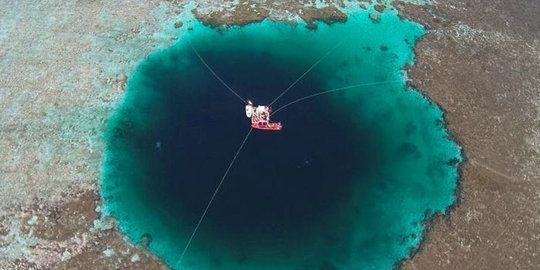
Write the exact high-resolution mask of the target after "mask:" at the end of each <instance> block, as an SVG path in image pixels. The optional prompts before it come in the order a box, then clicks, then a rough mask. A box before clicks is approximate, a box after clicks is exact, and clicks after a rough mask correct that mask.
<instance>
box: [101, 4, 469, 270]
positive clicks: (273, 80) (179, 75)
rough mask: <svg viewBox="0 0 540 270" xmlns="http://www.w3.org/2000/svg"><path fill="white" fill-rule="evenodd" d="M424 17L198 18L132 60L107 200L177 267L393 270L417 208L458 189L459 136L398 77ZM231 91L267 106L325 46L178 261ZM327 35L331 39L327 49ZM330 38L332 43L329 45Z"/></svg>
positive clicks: (229, 138)
mask: <svg viewBox="0 0 540 270" xmlns="http://www.w3.org/2000/svg"><path fill="white" fill-rule="evenodd" d="M421 35H423V30H422V28H421V27H420V26H419V25H417V24H414V23H411V22H408V21H403V20H401V19H400V18H399V17H398V16H397V14H396V13H394V12H386V13H384V14H383V15H382V16H381V20H380V22H379V23H373V22H372V21H371V20H370V19H369V17H368V11H363V12H355V13H354V14H350V16H349V20H348V21H347V22H346V23H341V24H334V25H331V26H328V25H324V24H320V25H319V27H318V30H317V31H309V30H307V29H305V28H304V27H302V26H291V25H286V24H282V23H273V22H267V21H266V22H263V23H259V24H252V25H248V26H245V27H233V28H230V29H227V30H224V31H217V30H214V29H210V28H206V27H204V26H202V25H196V26H195V27H194V30H193V31H192V32H190V33H188V34H187V35H186V36H185V38H182V39H181V40H180V41H179V42H178V44H176V45H174V46H173V47H171V48H169V49H166V50H163V51H158V52H155V53H154V54H152V55H151V56H149V57H148V59H146V60H145V61H143V62H142V63H141V64H140V66H139V67H138V69H137V71H136V72H135V74H133V76H132V77H131V78H130V80H129V81H128V85H127V89H128V91H127V94H126V98H125V100H124V102H123V104H122V106H121V107H120V108H119V109H118V110H117V111H116V112H115V114H114V115H113V117H112V118H111V121H110V125H109V129H108V131H107V134H106V138H107V149H106V158H105V161H104V176H103V189H102V190H103V191H102V195H103V197H104V199H105V204H106V209H107V211H108V212H109V213H110V214H112V215H114V216H115V217H116V218H117V219H118V220H119V221H120V225H121V229H122V230H123V231H124V232H125V233H126V234H127V235H128V236H129V237H130V238H131V239H132V240H133V241H134V242H138V241H139V240H140V239H141V238H142V237H143V236H150V237H151V239H152V241H151V244H150V246H149V248H150V249H151V250H152V251H153V252H154V253H156V254H157V255H158V256H160V257H162V258H163V259H164V260H165V262H167V263H168V264H169V265H170V266H171V267H173V268H175V269H194V270H205V269H238V270H242V269H250V270H251V269H257V270H258V269H260V270H265V269H318V270H322V269H325V270H328V269H344V270H348V269H351V270H353V269H390V268H392V266H394V265H395V264H396V263H397V262H399V261H400V260H402V259H404V258H406V257H407V256H408V254H409V252H410V251H411V250H413V249H414V248H416V247H417V246H418V245H419V243H420V241H421V239H422V231H423V229H424V221H426V218H427V217H429V216H431V215H432V214H433V213H436V212H444V211H445V210H446V209H447V208H448V207H449V206H450V205H452V203H453V202H454V201H455V199H456V198H455V191H456V186H457V178H458V170H457V165H458V163H459V161H461V156H460V148H459V146H458V145H457V144H456V143H454V142H453V141H451V140H450V139H449V136H448V134H447V131H446V130H445V128H444V124H443V115H442V111H441V110H440V109H439V108H437V107H436V106H435V105H433V104H432V103H430V101H429V100H428V99H426V98H425V97H423V96H422V95H421V94H420V93H419V92H417V91H415V90H413V89H407V88H406V87H405V80H404V78H403V73H402V71H401V69H402V68H403V67H404V65H406V64H408V63H412V61H413V50H412V49H413V45H414V43H415V41H416V40H417V39H418V38H419V37H420V36H421ZM187 39H190V40H191V41H192V42H193V45H194V46H195V47H196V48H197V49H198V50H199V51H200V52H201V55H202V56H203V57H205V59H207V61H208V63H209V64H210V65H211V66H212V67H213V68H214V69H215V70H216V72H217V73H219V74H220V75H221V76H222V77H223V78H224V80H226V81H227V82H228V83H229V84H230V85H231V87H233V88H234V89H235V90H237V91H238V93H239V94H240V95H242V96H243V97H250V98H252V99H254V101H255V102H260V103H268V102H270V101H271V100H272V99H273V98H274V97H275V96H277V95H278V94H279V93H280V92H281V91H282V90H283V89H285V88H286V87H287V86H288V85H290V83H292V82H293V81H294V80H295V79H296V78H297V77H298V76H300V74H302V73H303V72H304V71H306V70H307V68H308V67H309V66H311V65H312V64H313V63H314V62H315V61H317V59H320V57H321V56H322V55H324V54H326V53H327V52H329V51H331V53H330V54H329V55H328V57H326V58H324V59H323V60H322V61H321V62H320V64H319V65H317V66H316V67H315V68H314V69H313V70H312V71H311V72H310V73H309V74H308V75H307V76H306V77H305V78H304V79H303V80H302V81H301V82H300V83H298V85H296V86H295V87H294V88H293V89H292V90H291V91H290V92H289V93H287V94H286V95H284V96H283V98H282V99H280V100H279V101H278V102H276V104H275V105H274V107H275V108H278V107H279V106H282V105H284V104H286V103H287V102H290V101H293V100H295V99H297V98H301V97H303V96H306V95H309V94H312V93H316V92H317V91H321V90H327V89H333V88H338V87H346V86H350V85H355V84H363V83H378V82H390V83H383V84H378V85H369V86H364V87H358V88H354V89H350V90H346V91H341V92H334V93H332V94H328V95H323V96H319V97H316V98H313V99H309V100H306V101H304V102H300V103H297V104H294V105H291V106H290V107H287V108H286V109H284V110H282V111H279V112H278V113H277V114H276V115H274V118H275V119H276V120H281V121H283V123H284V130H283V131H282V132H280V133H273V134H270V133H264V132H256V133H254V134H253V136H252V137H251V138H250V140H249V141H248V143H247V144H246V149H244V151H243V152H242V153H241V155H240V158H239V160H238V162H237V164H235V166H234V168H233V170H232V171H231V174H230V175H229V177H228V179H227V182H226V184H225V186H224V188H223V190H222V191H221V192H220V194H219V196H218V197H216V202H215V205H214V206H213V207H212V209H211V210H210V211H209V214H208V218H207V220H205V222H203V224H202V226H201V229H200V232H199V234H197V237H196V238H195V240H194V242H193V244H192V246H191V248H190V249H189V251H188V253H187V254H186V257H185V260H184V262H183V264H182V265H180V264H179V262H178V259H179V256H180V254H181V252H182V249H183V248H184V246H185V244H186V241H187V239H188V237H189V234H190V233H191V230H192V229H193V227H194V226H195V223H196V220H197V218H198V215H199V214H200V213H201V211H202V209H203V208H204V205H205V203H206V201H207V200H208V198H209V197H210V195H211V192H212V191H213V188H214V187H215V184H216V183H217V182H218V181H219V179H220V177H221V175H222V173H223V172H224V171H225V169H226V166H227V165H228V164H227V163H228V161H229V160H230V158H232V155H233V154H234V151H235V150H236V148H237V147H238V145H239V144H240V142H241V140H242V138H243V136H244V135H245V132H246V131H247V127H248V122H247V120H246V119H245V117H244V116H243V105H242V104H241V103H239V101H238V100H237V99H236V98H235V97H234V96H232V95H231V94H230V93H229V92H228V91H227V90H226V89H225V88H224V87H223V86H222V85H221V84H220V83H219V82H217V81H216V80H215V79H214V78H213V77H212V75H211V74H210V73H208V71H207V70H206V69H205V67H204V66H203V65H202V64H201V62H200V61H199V60H198V59H197V58H196V56H195V55H194V53H193V51H192V50H191V48H190V47H189V43H188V42H187ZM336 44H339V46H337V47H335V46H336ZM334 47H335V49H334V50H332V48H334Z"/></svg>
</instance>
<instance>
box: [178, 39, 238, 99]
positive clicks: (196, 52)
mask: <svg viewBox="0 0 540 270" xmlns="http://www.w3.org/2000/svg"><path fill="white" fill-rule="evenodd" d="M189 45H190V46H191V49H193V51H194V52H195V54H196V55H197V57H198V58H199V59H200V60H201V62H202V63H203V64H204V66H206V68H207V69H208V70H209V71H210V72H211V73H212V75H214V77H216V79H218V81H220V82H221V84H223V85H224V86H225V87H226V88H227V89H229V91H231V93H233V94H234V95H235V96H236V97H237V98H239V99H240V100H241V101H242V102H244V103H247V102H246V100H245V99H244V98H243V97H241V96H240V95H239V94H238V93H236V92H235V91H234V90H233V89H232V88H231V87H230V86H229V85H228V84H226V83H225V81H223V80H222V79H221V77H219V76H218V75H217V73H216V72H215V71H214V70H213V69H212V68H211V67H210V66H209V65H208V64H207V63H206V61H204V59H203V58H202V56H201V55H200V54H199V52H198V51H197V49H195V47H194V46H193V44H192V43H191V41H189Z"/></svg>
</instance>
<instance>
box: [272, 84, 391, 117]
mask: <svg viewBox="0 0 540 270" xmlns="http://www.w3.org/2000/svg"><path fill="white" fill-rule="evenodd" d="M397 82H401V80H394V81H384V82H373V83H362V84H355V85H350V86H345V87H340V88H334V89H330V90H326V91H322V92H318V93H315V94H311V95H309V96H305V97H302V98H299V99H297V100H294V101H291V102H289V103H287V104H285V105H283V106H281V107H279V108H278V109H277V110H275V111H274V112H273V113H272V115H273V114H275V113H277V112H279V111H280V110H282V109H285V108H287V107H289V106H291V105H293V104H295V103H298V102H301V101H304V100H306V99H310V98H314V97H317V96H320V95H324V94H329V93H333V92H337V91H342V90H348V89H353V88H357V87H362V86H372V85H380V84H390V83H397Z"/></svg>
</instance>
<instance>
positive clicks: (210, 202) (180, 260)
mask: <svg viewBox="0 0 540 270" xmlns="http://www.w3.org/2000/svg"><path fill="white" fill-rule="evenodd" d="M251 131H253V128H250V129H249V131H248V133H247V134H246V137H245V138H244V140H243V141H242V144H241V145H240V147H238V150H236V153H235V154H234V157H233V159H232V160H231V162H230V163H229V167H227V170H226V171H225V173H224V174H223V177H221V181H219V184H218V185H217V187H216V189H215V190H214V193H213V194H212V197H210V200H209V201H208V203H207V204H206V208H205V209H204V211H203V213H202V215H201V217H200V218H199V221H197V225H196V226H195V229H193V232H192V233H191V236H190V237H189V239H188V241H187V243H186V246H185V248H184V250H183V251H182V255H180V259H179V260H178V265H181V264H182V261H183V260H184V257H185V255H186V252H187V250H188V248H189V246H190V245H191V241H193V238H194V237H195V234H196V233H197V231H198V230H199V227H200V226H201V223H202V221H203V220H204V218H205V217H206V213H207V212H208V209H210V206H211V205H212V202H214V199H215V198H216V195H217V193H218V192H219V189H220V188H221V186H222V185H223V182H224V181H225V178H226V177H227V175H228V174H229V171H230V170H231V168H232V166H233V165H234V162H235V161H236V158H237V157H238V155H239V154H240V152H241V151H242V149H243V148H244V145H245V144H246V141H247V140H248V138H249V135H251Z"/></svg>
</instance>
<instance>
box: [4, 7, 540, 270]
mask: <svg viewBox="0 0 540 270" xmlns="http://www.w3.org/2000/svg"><path fill="white" fill-rule="evenodd" d="M4 2H5V3H4V4H5V5H6V6H9V8H4V9H1V10H0V21H1V22H2V24H1V25H0V56H1V58H0V71H1V73H0V111H2V113H0V120H1V121H0V146H1V147H0V157H2V158H1V159H0V160H1V161H0V179H1V190H0V198H1V200H0V210H1V212H0V265H2V267H3V268H6V269H87V268H88V266H89V265H92V267H93V268H96V269H111V268H129V269H167V267H166V266H164V265H163V263H162V262H161V260H160V259H159V258H157V257H155V256H152V255H151V253H150V252H147V251H146V250H145V248H142V247H141V246H135V245H132V244H131V243H130V242H129V241H126V238H125V237H124V235H123V233H121V232H119V231H118V229H117V227H116V223H115V221H114V219H112V218H111V217H110V216H106V215H102V213H101V209H102V201H101V199H100V196H99V192H100V190H101V186H100V181H101V167H102V166H101V161H102V159H103V153H104V152H103V151H104V141H103V137H102V134H103V131H104V130H105V126H106V123H107V119H108V118H109V117H110V114H111V113H112V112H113V110H115V109H116V108H117V107H118V106H119V104H120V101H121V100H122V98H123V96H124V95H125V92H124V84H125V82H126V79H129V78H130V77H131V76H132V73H133V70H134V68H135V66H136V64H137V63H138V62H139V61H140V60H141V59H144V58H145V57H146V56H147V55H148V54H149V53H150V52H153V51H155V50H156V49H158V48H164V47H168V46H170V45H171V44H172V43H174V42H175V40H176V39H177V38H178V37H179V36H180V33H181V32H182V31H185V30H186V28H188V27H189V20H185V16H184V14H189V13H191V12H193V13H197V14H198V15H197V18H199V19H200V20H201V21H203V22H206V21H208V22H210V21H212V20H214V21H215V20H219V21H218V22H222V24H218V25H219V26H217V27H219V28H222V27H223V26H222V25H237V24H242V23H244V24H245V22H246V21H254V20H256V21H261V20H263V19H264V18H268V19H270V20H274V21H287V22H289V23H297V22H298V20H300V21H302V20H304V19H306V20H310V18H311V17H310V16H315V17H313V18H320V19H321V20H333V19H332V18H340V16H342V15H340V13H346V12H347V11H346V10H344V8H345V6H344V5H343V2H344V1H340V0H338V1H285V2H283V1H279V2H278V1H272V0H270V1H264V3H262V2H260V1H251V0H248V1H241V2H235V1H214V0H204V1H197V4H196V5H195V6H193V5H186V4H187V2H185V1H140V2H139V1H131V2H129V3H126V2H114V1H87V2H84V1H75V0H67V1H57V0H44V1H40V2H39V3H36V2H35V1H25V0H23V1H16V2H9V3H8V2H7V1H4ZM345 2H347V3H348V4H349V5H352V6H356V7H361V6H366V5H367V4H366V3H363V2H355V1H351V2H349V1H345ZM410 2H415V3H414V5H409V4H403V2H397V1H394V2H393V3H390V1H380V4H381V5H380V6H379V7H378V8H379V9H380V8H381V7H382V8H386V9H389V8H390V9H391V8H392V6H395V7H396V8H397V9H398V10H400V12H399V15H400V16H403V17H407V18H409V19H411V20H413V21H417V22H419V23H421V24H423V25H425V26H426V27H427V28H426V35H425V36H424V37H423V38H421V39H420V40H419V42H418V45H417V46H416V48H415V52H416V56H417V61H416V64H415V65H414V66H412V67H410V68H407V70H409V79H410V82H411V83H412V84H413V85H415V86H416V88H417V89H418V91H421V92H423V93H425V94H426V95H427V96H429V97H430V99H431V100H432V101H433V102H435V103H437V104H439V105H440V107H441V108H442V109H443V110H444V112H445V114H444V117H445V119H446V121H447V123H448V127H447V128H448V129H449V130H450V131H451V133H452V134H453V135H454V138H455V139H457V140H458V141H459V142H460V144H461V145H463V147H464V155H465V157H466V159H465V162H464V163H463V164H464V165H463V166H462V171H461V172H462V177H461V181H460V193H459V194H460V197H459V203H458V204H457V205H456V207H454V208H453V210H452V211H451V212H450V213H449V214H447V215H445V216H440V217H437V218H435V219H434V220H433V226H431V228H430V229H429V230H428V233H427V238H426V241H425V242H424V244H423V245H422V249H421V250H420V251H419V253H417V254H416V255H415V256H414V257H413V259H412V260H407V261H405V262H404V264H403V268H405V269H434V268H442V269H472V268H476V269H500V268H503V269H512V268H519V269H534V268H535V267H536V266H537V265H539V264H540V261H539V257H538V256H537V253H536V252H535V250H538V246H540V244H539V241H538V239H540V238H539V237H538V235H540V231H539V228H540V226H538V220H539V219H538V216H540V213H539V210H538V208H536V207H533V206H534V205H538V203H539V199H538V196H537V190H539V189H540V186H539V185H538V183H540V181H538V180H539V179H540V175H539V172H538V170H537V168H538V166H539V165H538V164H539V160H540V159H539V154H538V153H539V152H540V148H539V147H540V144H539V142H540V138H538V134H540V133H539V132H538V127H539V126H540V125H538V122H539V118H538V104H539V101H538V97H540V94H539V93H540V89H539V87H538V85H540V82H539V81H538V78H540V74H539V73H538V72H539V71H540V59H538V55H539V52H540V42H539V41H538V40H539V37H540V33H539V32H538V31H539V29H540V27H538V25H539V21H538V18H539V17H538V16H536V14H538V13H540V7H539V6H538V1H535V0H526V1H519V3H508V2H507V1H503V0H488V1H481V2H478V1H476V2H475V1H472V2H471V1H463V0H446V1H438V2H436V3H435V2H431V3H429V2H428V3H427V4H425V3H423V2H422V3H420V4H421V5H418V4H419V1H410ZM424 4H425V5H424ZM385 5H386V6H385ZM336 10H337V11H339V12H337V11H336ZM306 12H307V14H306ZM334 14H335V15H334ZM373 14H374V15H372V16H373V17H377V16H376V15H377V14H378V11H377V12H373ZM250 17H251V18H250ZM179 22H184V26H182V27H180V28H175V25H181V24H180V23H179Z"/></svg>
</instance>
